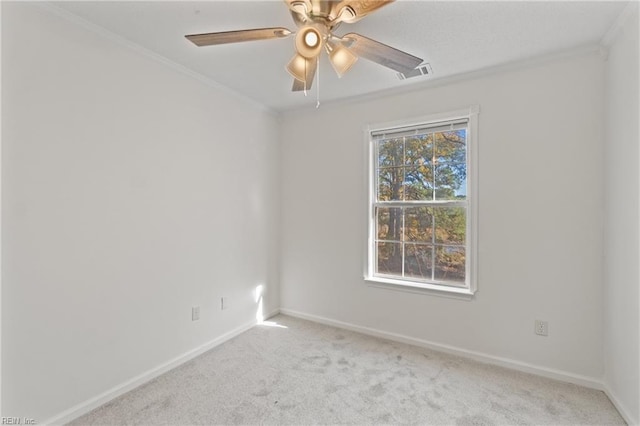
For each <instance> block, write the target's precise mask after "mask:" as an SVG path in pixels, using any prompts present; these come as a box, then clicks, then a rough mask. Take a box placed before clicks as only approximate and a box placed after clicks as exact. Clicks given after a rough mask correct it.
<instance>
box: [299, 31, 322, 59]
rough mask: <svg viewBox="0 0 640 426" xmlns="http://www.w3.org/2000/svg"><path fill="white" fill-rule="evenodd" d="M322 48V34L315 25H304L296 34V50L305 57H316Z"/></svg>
mask: <svg viewBox="0 0 640 426" xmlns="http://www.w3.org/2000/svg"><path fill="white" fill-rule="evenodd" d="M321 49H322V34H320V31H318V30H317V29H315V28H314V27H304V28H302V29H300V31H298V34H296V51H297V52H298V54H300V55H302V56H304V57H305V58H315V57H316V56H318V54H319V53H320V50H321Z"/></svg>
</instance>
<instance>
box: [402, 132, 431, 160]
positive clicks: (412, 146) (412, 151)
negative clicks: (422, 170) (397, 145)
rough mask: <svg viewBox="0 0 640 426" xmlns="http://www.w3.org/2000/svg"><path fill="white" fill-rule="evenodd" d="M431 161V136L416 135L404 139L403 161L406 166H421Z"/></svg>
mask: <svg viewBox="0 0 640 426" xmlns="http://www.w3.org/2000/svg"><path fill="white" fill-rule="evenodd" d="M432 160H433V135H432V134H431V133H429V134H426V135H417V136H411V137H407V138H405V142H404V161H405V164H406V165H411V166H423V165H425V164H431V163H432Z"/></svg>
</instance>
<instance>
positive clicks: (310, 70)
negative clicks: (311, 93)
mask: <svg viewBox="0 0 640 426" xmlns="http://www.w3.org/2000/svg"><path fill="white" fill-rule="evenodd" d="M317 66H318V61H317V59H307V84H306V86H307V87H305V84H304V81H301V80H298V79H297V78H294V79H293V87H292V88H291V90H292V91H293V92H301V91H303V90H305V89H306V90H309V89H311V85H312V84H313V78H314V77H315V75H316V68H317Z"/></svg>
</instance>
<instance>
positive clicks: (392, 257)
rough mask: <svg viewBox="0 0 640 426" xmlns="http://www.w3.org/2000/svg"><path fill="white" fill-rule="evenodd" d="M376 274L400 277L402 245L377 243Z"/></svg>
mask: <svg viewBox="0 0 640 426" xmlns="http://www.w3.org/2000/svg"><path fill="white" fill-rule="evenodd" d="M377 246H378V253H377V265H376V273H377V274H387V275H402V243H380V242H379V243H377Z"/></svg>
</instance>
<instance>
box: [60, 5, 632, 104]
mask: <svg viewBox="0 0 640 426" xmlns="http://www.w3.org/2000/svg"><path fill="white" fill-rule="evenodd" d="M626 3H627V2H626V1H607V2H593V1H589V2H582V1H568V2H564V1H546V2H542V1H534V2H524V1H511V2H485V1H472V2H444V1H410V0H399V1H397V2H395V3H392V4H390V5H388V6H386V7H384V8H382V9H379V10H378V11H376V12H374V13H373V14H371V15H369V16H367V17H366V18H364V19H363V20H361V21H360V22H357V23H355V24H351V25H349V24H343V25H342V26H341V27H339V28H338V29H337V30H336V31H335V32H336V33H337V34H339V35H342V34H345V33H347V32H357V33H360V34H362V35H365V36H367V37H370V38H374V39H376V40H378V41H380V42H383V43H385V44H388V45H391V46H393V47H396V48H398V49H401V50H404V51H407V52H409V53H411V54H413V55H415V56H419V57H421V58H423V59H424V60H425V61H426V62H429V63H430V64H431V67H432V68H433V74H432V75H431V76H422V77H416V78H413V79H409V80H404V81H401V80H399V79H398V78H397V77H396V73H395V72H394V71H392V70H390V69H388V68H384V67H382V66H380V65H377V64H374V63H372V62H369V61H367V60H364V59H360V60H359V61H358V62H357V63H356V64H355V65H354V67H353V68H352V69H351V70H350V71H349V72H348V73H347V74H346V75H345V76H344V77H343V78H341V79H338V77H337V76H336V75H335V73H334V72H333V69H332V68H331V66H330V64H329V63H328V59H327V58H326V56H324V57H323V58H322V60H321V66H320V98H321V100H322V101H324V102H326V101H332V100H338V99H344V98H349V97H354V96H360V95H364V94H370V93H375V92H378V91H383V90H389V89H393V88H406V87H407V86H409V87H410V86H411V85H416V84H418V85H419V84H424V82H425V81H427V80H429V79H431V80H433V79H438V78H443V77H450V76H455V75H459V74H463V73H468V72H473V71H477V70H481V69H485V68H488V67H494V66H498V65H501V64H505V63H512V62H517V61H521V60H524V59H528V58H535V57H541V56H546V55H550V54H554V53H556V52H563V51H567V50H570V49H574V48H579V47H582V46H588V45H595V44H597V43H598V42H600V40H601V39H602V37H603V36H604V35H605V34H606V32H607V30H608V29H609V28H610V27H611V26H612V25H613V24H614V22H615V20H616V18H617V17H618V16H619V15H620V13H621V12H622V10H623V9H624V8H625V6H626ZM54 4H55V6H56V7H58V8H61V9H64V10H66V11H67V12H71V13H73V14H75V15H78V16H80V17H81V18H84V19H85V20H87V21H89V22H91V23H93V24H96V25H98V26H100V27H102V28H104V29H106V30H108V31H110V32H112V33H115V34H117V35H119V36H121V37H123V38H125V39H127V40H128V41H130V42H133V43H135V44H137V45H140V46H142V47H144V48H145V49H148V50H150V51H152V52H155V53H156V54H159V55H161V56H163V57H165V58H167V59H169V60H170V61H172V62H175V63H177V64H180V65H182V66H184V67H187V68H189V69H190V70H192V71H195V72H196V73H198V74H201V75H203V76H205V77H207V78H208V79H210V80H213V81H215V82H218V83H220V84H223V85H225V86H227V87H229V88H231V89H232V90H233V91H236V92H238V93H241V94H243V95H245V96H247V97H249V98H252V99H254V100H255V101H257V102H259V103H261V104H263V105H266V106H268V107H269V108H272V109H274V110H278V111H284V110H289V109H293V108H296V107H300V106H309V105H315V102H316V100H315V97H316V92H315V86H316V83H317V80H316V81H314V88H313V89H314V90H313V91H312V93H310V94H309V96H308V97H306V98H305V96H304V95H303V94H302V93H300V92H298V93H292V92H291V84H292V79H291V77H290V76H289V74H288V73H287V72H286V70H285V69H284V67H285V65H286V64H287V62H288V61H289V59H290V58H291V56H293V53H294V47H293V41H294V40H293V38H292V37H289V38H285V39H277V40H267V41H255V42H247V43H237V44H229V45H220V46H208V47H196V46H195V45H193V44H191V43H190V42H189V41H187V40H186V39H185V38H184V35H185V34H193V33H204V32H216V31H229V30H239V29H249V28H263V27H279V26H282V27H286V28H289V29H291V30H295V25H294V24H293V21H292V19H291V16H290V14H289V12H288V9H287V7H286V5H285V4H284V2H282V1H277V0H272V1H237V0H236V1H208V2H187V1H157V2H130V1H125V2H113V1H97V2H75V1H73V2H56V3H54Z"/></svg>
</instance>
